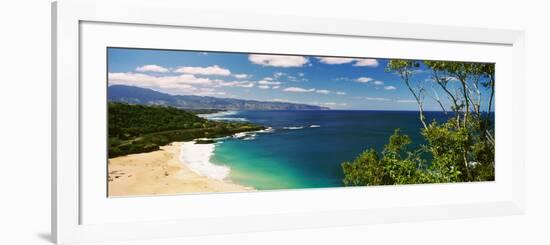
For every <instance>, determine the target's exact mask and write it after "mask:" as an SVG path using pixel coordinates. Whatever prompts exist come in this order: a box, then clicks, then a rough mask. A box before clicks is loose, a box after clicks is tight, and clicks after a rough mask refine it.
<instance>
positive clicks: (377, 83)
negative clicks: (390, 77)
mask: <svg viewBox="0 0 550 245" xmlns="http://www.w3.org/2000/svg"><path fill="white" fill-rule="evenodd" d="M374 84H375V85H384V82H382V81H374Z"/></svg>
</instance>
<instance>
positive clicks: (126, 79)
mask: <svg viewBox="0 0 550 245" xmlns="http://www.w3.org/2000/svg"><path fill="white" fill-rule="evenodd" d="M108 76H109V84H123V85H134V86H158V87H177V86H178V85H183V84H212V83H213V82H215V81H218V80H211V79H209V78H199V77H195V76H194V75H191V74H183V75H179V76H158V77H157V76H151V75H147V74H143V73H132V72H128V73H109V75H108Z"/></svg>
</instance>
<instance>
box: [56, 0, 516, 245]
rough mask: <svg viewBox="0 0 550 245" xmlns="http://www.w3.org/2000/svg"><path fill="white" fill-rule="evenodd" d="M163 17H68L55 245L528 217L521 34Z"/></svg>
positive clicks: (174, 9)
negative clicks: (524, 153) (439, 220)
mask: <svg viewBox="0 0 550 245" xmlns="http://www.w3.org/2000/svg"><path fill="white" fill-rule="evenodd" d="M166 6H168V5H161V4H155V3H151V2H147V1H132V5H131V6H129V5H125V4H124V3H123V2H114V3H111V2H108V1H87V0H84V1H72V0H64V1H58V2H56V3H54V4H53V7H52V9H53V26H54V28H53V30H54V33H53V35H52V36H53V37H54V42H53V43H54V44H55V46H54V47H53V51H52V52H53V57H54V64H55V65H54V68H53V72H52V74H53V79H52V80H53V85H54V86H53V87H54V89H53V96H52V97H53V98H54V99H53V102H52V104H53V111H54V115H53V116H52V118H53V125H54V130H53V139H54V144H53V146H54V154H53V160H52V164H53V168H52V175H53V176H52V180H53V183H52V185H53V193H54V196H53V198H52V200H53V207H55V210H54V212H53V215H52V221H53V225H52V227H53V228H52V229H53V231H52V232H53V234H54V238H55V240H56V242H58V243H67V242H87V241H103V240H124V239H147V238H161V237H173V236H186V235H197V234H221V233H232V232H244V231H262V230H274V229H292V228H306V227H324V226H335V225H350V224H376V223H385V222H402V221H417V220H433V219H451V218H463V217H482V216H494V215H511V214H519V213H521V212H523V168H524V166H523V164H524V163H523V128H522V127H523V118H522V116H521V115H522V114H523V106H524V104H523V97H522V96H523V93H522V91H523V89H524V85H523V77H522V76H523V33H522V32H521V31H514V30H494V29H481V28H465V27H444V26H436V25H413V24H404V23H383V22H371V21H368V22H366V21H354V20H331V19H314V18H305V17H289V16H262V18H255V17H257V15H255V14H254V13H230V12H227V13H220V12H215V13H214V12H207V11H193V12H190V13H189V14H187V15H185V16H182V15H180V14H178V13H179V11H178V10H181V9H185V5H184V4H183V3H178V2H175V1H174V2H170V4H169V6H170V8H168V7H166ZM121 10H124V11H121ZM251 19H256V20H258V19H260V21H254V22H251V21H249V20H251ZM281 20H284V21H281ZM404 30H407V31H404ZM510 98H514V100H511V99H510ZM502 108H505V109H502Z"/></svg>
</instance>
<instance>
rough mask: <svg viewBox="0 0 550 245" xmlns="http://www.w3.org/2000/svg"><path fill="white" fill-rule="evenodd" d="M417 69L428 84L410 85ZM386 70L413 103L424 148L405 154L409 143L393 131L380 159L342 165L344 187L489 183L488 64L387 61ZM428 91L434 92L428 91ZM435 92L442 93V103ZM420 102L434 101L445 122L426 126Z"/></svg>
mask: <svg viewBox="0 0 550 245" xmlns="http://www.w3.org/2000/svg"><path fill="white" fill-rule="evenodd" d="M421 67H425V68H428V69H429V70H431V72H432V74H431V81H432V82H431V83H430V84H426V83H425V82H423V81H418V80H416V79H415V74H417V73H419V72H420V68H421ZM386 70H387V71H388V72H394V73H395V74H397V75H398V76H399V77H400V78H401V80H402V82H403V83H404V84H405V85H406V86H407V88H408V89H409V91H410V92H411V94H412V95H413V97H414V98H415V100H416V102H417V104H418V108H419V120H420V122H421V123H422V126H423V127H422V128H421V129H420V130H421V134H422V136H423V137H424V139H425V141H426V143H425V144H424V145H421V146H420V147H418V148H417V149H408V148H407V146H408V145H410V144H411V140H410V138H409V137H408V136H407V135H402V134H401V132H400V130H399V129H397V130H396V131H395V132H394V134H393V135H392V136H391V137H390V138H389V143H388V144H387V145H386V146H385V147H384V150H383V151H382V152H381V153H377V152H376V151H375V150H374V149H369V150H366V151H365V152H363V153H362V154H360V155H359V156H358V157H357V158H356V159H355V160H353V161H352V162H344V163H342V169H343V171H344V179H343V182H344V184H345V185H392V184H413V183H448V182H468V181H492V180H494V154H495V150H494V122H493V119H492V118H493V117H492V110H493V103H494V102H493V100H494V86H495V77H494V64H488V63H465V62H450V61H414V60H391V61H390V62H389V63H388V66H387V69H386ZM451 83H456V84H451ZM453 85H454V86H453ZM430 86H436V87H437V88H438V89H437V90H436V89H434V88H433V87H431V88H432V89H431V90H430V89H429V88H430ZM428 91H432V92H431V93H430V92H428ZM437 91H443V93H444V96H445V97H444V98H441V97H440V96H439V94H438V93H437ZM482 91H488V93H489V95H488V98H489V99H488V101H484V100H483V99H482V93H483V92H482ZM426 97H431V98H433V99H434V100H436V102H437V103H438V104H439V105H440V106H441V109H442V111H443V112H444V113H445V114H448V120H447V121H444V122H437V121H433V122H427V121H426V117H425V115H424V114H425V113H424V102H425V98H426ZM444 99H446V100H445V101H443V100H444ZM484 102H485V104H484ZM426 159H428V160H429V161H427V160H426Z"/></svg>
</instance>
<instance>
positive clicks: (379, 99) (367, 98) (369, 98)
mask: <svg viewBox="0 0 550 245" xmlns="http://www.w3.org/2000/svg"><path fill="white" fill-rule="evenodd" d="M365 99H366V100H374V101H391V100H390V99H388V98H381V97H365Z"/></svg>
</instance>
